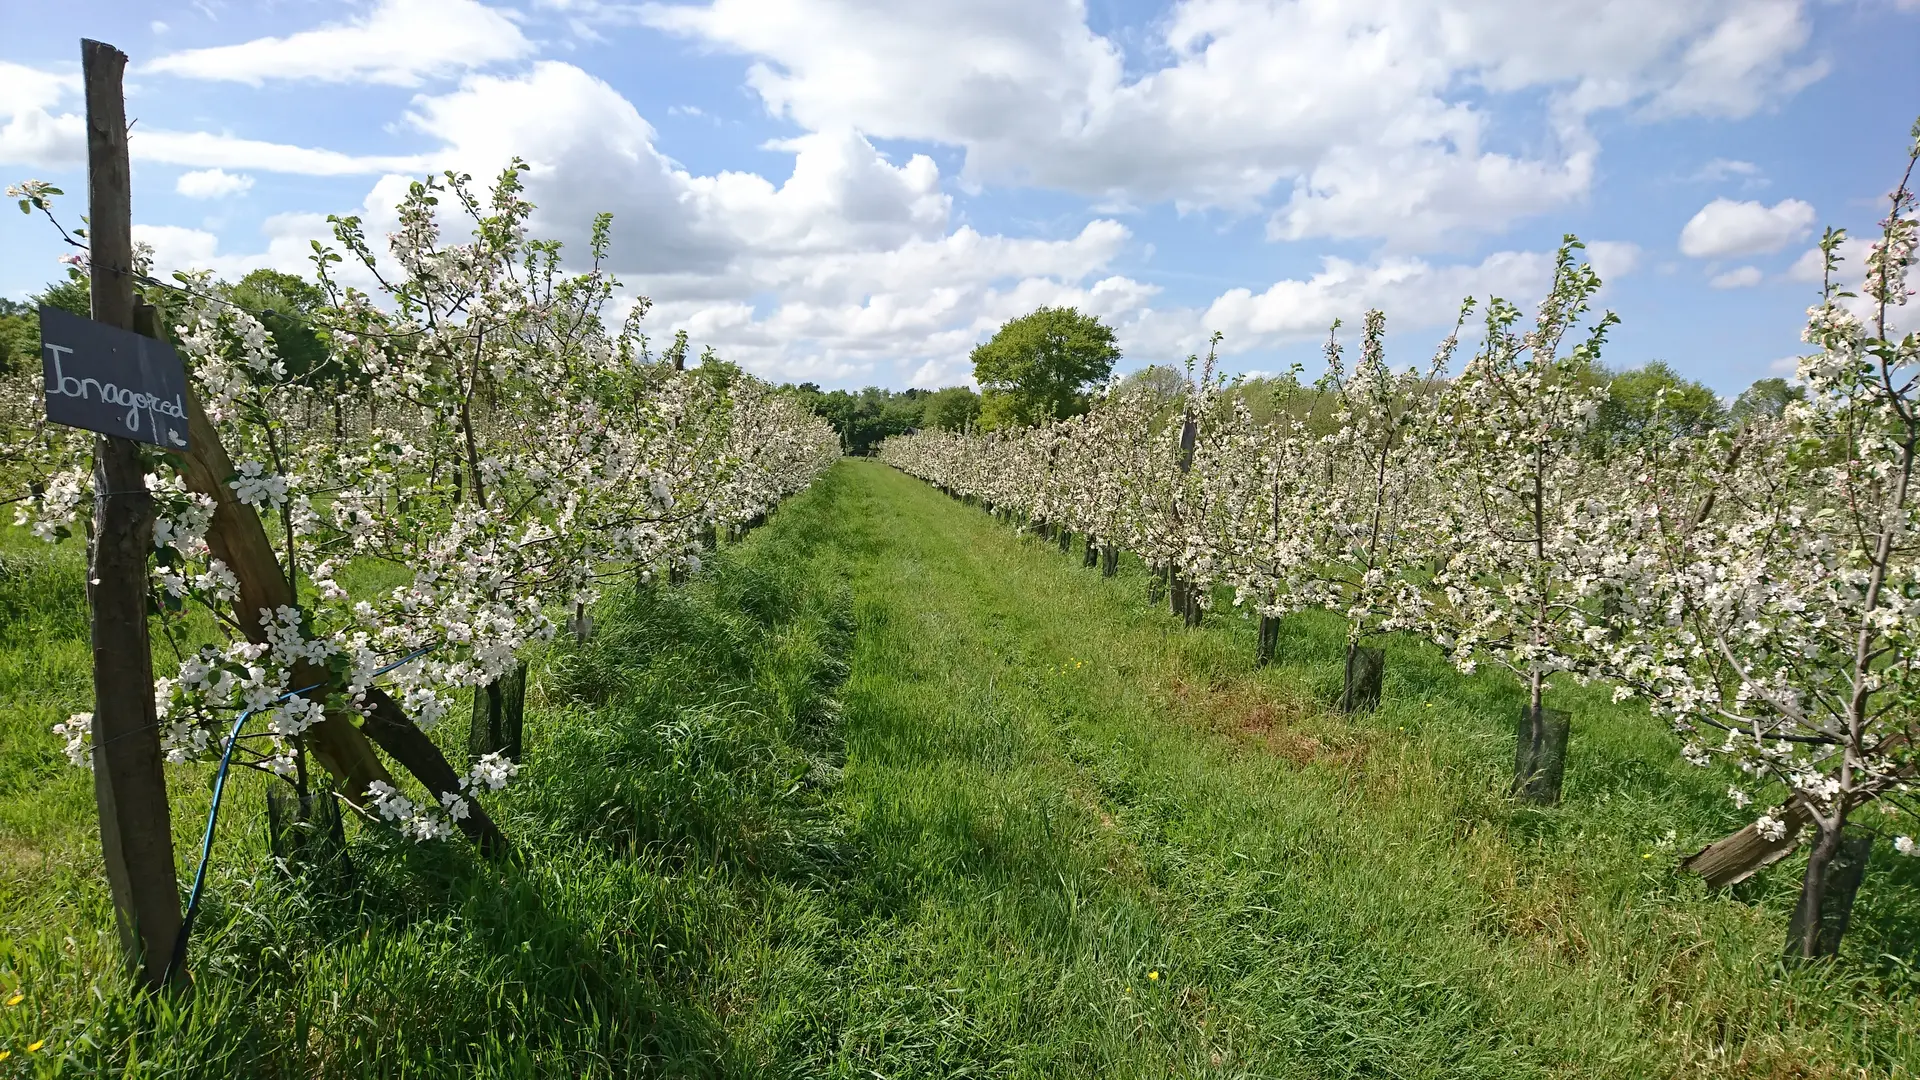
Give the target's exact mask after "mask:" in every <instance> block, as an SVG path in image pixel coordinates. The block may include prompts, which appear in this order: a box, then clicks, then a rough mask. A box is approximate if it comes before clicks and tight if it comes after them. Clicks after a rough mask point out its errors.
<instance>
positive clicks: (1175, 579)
mask: <svg viewBox="0 0 1920 1080" xmlns="http://www.w3.org/2000/svg"><path fill="white" fill-rule="evenodd" d="M1167 604H1168V606H1169V607H1171V608H1172V609H1173V613H1174V614H1175V615H1178V616H1180V618H1181V621H1183V622H1184V621H1185V620H1186V617H1187V579H1186V578H1183V577H1181V576H1180V572H1179V571H1177V570H1171V569H1170V570H1168V571H1167Z"/></svg>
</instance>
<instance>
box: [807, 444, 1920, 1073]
mask: <svg viewBox="0 0 1920 1080" xmlns="http://www.w3.org/2000/svg"><path fill="white" fill-rule="evenodd" d="M804 501H805V502H808V503H811V504H812V505H809V506H806V507H796V508H794V509H793V510H790V511H786V512H783V513H785V514H788V515H791V516H792V517H795V518H803V519H806V520H805V522H804V524H803V523H802V522H798V521H795V522H791V523H787V524H790V525H791V527H795V528H810V529H813V530H816V531H817V546H816V550H817V551H818V552H819V553H820V557H821V558H823V559H829V560H833V561H838V562H840V563H841V565H842V566H843V568H844V572H845V573H847V574H848V575H849V577H850V580H851V583H852V587H853V593H854V597H855V605H856V612H855V613H856V617H857V626H858V630H857V636H856V639H855V646H854V652H853V657H852V665H851V675H850V678H849V679H848V681H847V683H846V685H845V686H844V687H843V689H842V691H841V696H842V698H843V701H844V704H845V717H844V730H845V739H846V766H845V778H844V783H843V784H842V786H841V787H840V789H839V790H838V792H837V794H836V796H835V798H836V799H837V800H838V803H839V806H840V809H841V810H842V812H843V813H844V814H845V815H846V817H847V818H848V820H849V823H850V827H851V829H852V831H853V834H854V836H855V837H856V838H857V841H858V844H857V847H858V849H859V850H860V851H862V852H863V853H864V857H865V858H866V859H867V860H868V863H867V864H866V865H865V866H863V867H862V869H861V871H860V873H859V874H858V875H857V877H856V878H855V880H853V881H849V882H847V883H846V885H847V887H848V889H849V890H850V891H849V893H848V894H847V895H844V896H843V897H842V899H843V901H844V902H845V907H843V908H842V913H841V915H840V920H841V921H840V922H839V925H837V926H836V927H834V928H833V931H832V932H833V934H834V935H835V940H834V944H833V946H832V948H833V950H834V955H833V956H832V957H831V958H830V959H829V958H828V957H825V956H816V960H822V961H828V962H827V963H826V965H825V966H824V967H821V968H815V969H814V971H813V973H812V976H813V979H812V980H808V981H809V982H812V983H813V984H812V985H810V986H805V987H800V986H796V987H793V988H792V993H793V994H794V995H795V996H794V998H793V999H792V1002H791V1003H792V1004H793V1005H794V1006H795V1007H797V1008H803V1009H817V1008H819V1007H820V1006H821V1005H827V1009H826V1011H825V1012H824V1013H821V1014H816V1015H815V1018H814V1019H815V1021H816V1022H818V1023H820V1024H822V1025H823V1026H824V1028H825V1029H826V1030H827V1031H831V1033H832V1034H831V1038H832V1042H833V1046H834V1050H833V1052H832V1054H831V1056H832V1058H833V1059H834V1064H835V1066H837V1070H836V1071H840V1072H842V1074H844V1075H872V1076H887V1077H896V1076H960V1075H1014V1076H1026V1075H1033V1076H1040V1075H1046V1076H1063V1077H1065V1076H1094V1075H1100V1076H1142V1077H1146V1076H1154V1077H1163V1076H1169V1075H1193V1076H1215V1075H1226V1076H1233V1075H1248V1076H1299V1077H1340V1076H1392V1077H1428V1076H1457V1077H1489V1076H1702V1075H1758V1076H1815V1075H1855V1074H1856V1073H1854V1072H1853V1071H1850V1068H1849V1067H1851V1069H1858V1068H1860V1067H1862V1066H1865V1067H1868V1068H1870V1069H1874V1070H1878V1071H1892V1072H1893V1073H1894V1074H1896V1075H1910V1073H1903V1072H1901V1070H1903V1069H1907V1070H1910V1069H1911V1068H1912V1063H1913V1062H1914V1061H1915V1060H1916V1059H1917V1058H1920V1053H1917V1052H1916V1045H1915V1042H1914V1031H1915V1007H1914V1004H1913V998H1912V994H1911V991H1910V990H1909V991H1907V992H1906V993H1904V995H1902V994H1901V993H1900V992H1898V991H1897V990H1896V991H1895V993H1894V1000H1893V1001H1890V1002H1887V1001H1876V1000H1875V999H1876V997H1878V996H1879V995H1878V994H1876V993H1875V990H1876V987H1875V986H1874V985H1873V977H1871V976H1870V977H1867V978H1865V979H1864V981H1863V980H1861V979H1858V978H1855V977H1854V976H1848V975H1799V976H1794V975H1787V974H1784V973H1782V972H1781V971H1780V970H1779V969H1778V968H1777V967H1776V966H1775V965H1774V964H1773V958H1774V956H1775V955H1777V950H1778V948H1779V934H1780V932H1781V928H1782V926H1783V922H1782V917H1783V916H1782V907H1781V903H1782V901H1781V900H1780V899H1779V898H1778V896H1770V897H1769V896H1762V897H1761V898H1760V900H1757V901H1752V902H1749V903H1739V902H1734V901H1730V900H1726V899H1724V898H1709V897H1705V896H1703V895H1701V894H1700V893H1699V891H1698V889H1697V887H1690V886H1689V884H1688V883H1686V882H1684V881H1681V880H1678V879H1677V878H1676V877H1675V876H1674V874H1673V873H1672V868H1673V864H1674V862H1675V861H1676V857H1677V854H1678V852H1679V848H1680V847H1681V846H1683V845H1684V844H1685V843H1687V842H1690V841H1693V840H1696V839H1704V838H1707V837H1710V836H1711V835H1712V834H1713V832H1714V830H1716V829H1720V828H1724V827H1725V825H1726V823H1727V821H1728V820H1729V817H1728V814H1727V812H1726V809H1725V808H1723V807H1721V806H1720V805H1719V804H1718V803H1716V802H1714V801H1713V800H1714V799H1715V798H1718V796H1716V795H1714V793H1713V791H1712V780H1711V778H1710V777H1709V778H1706V779H1705V780H1701V779H1699V778H1697V777H1694V776H1691V775H1688V774H1685V773H1683V772H1682V771H1681V770H1680V769H1679V768H1678V767H1677V766H1669V765H1668V764H1667V761H1668V760H1670V759H1671V757H1672V750H1671V748H1670V747H1669V746H1667V745H1666V744H1665V742H1664V739H1665V738H1666V737H1665V736H1664V734H1663V733H1661V732H1660V731H1658V730H1657V728H1656V727H1655V725H1654V724H1653V723H1652V722H1651V721H1650V720H1648V719H1647V718H1646V717H1645V716H1644V715H1640V716H1637V717H1636V716H1635V715H1634V714H1633V712H1632V711H1631V710H1614V709H1609V708H1605V707H1603V706H1600V705H1598V704H1597V703H1598V702H1599V701H1601V700H1602V699H1600V698H1598V697H1597V696H1595V695H1590V694H1589V695H1577V694H1568V695H1567V699H1568V700H1569V701H1570V702H1575V703H1576V708H1578V709H1580V710H1581V719H1580V721H1579V723H1581V725H1582V726H1581V731H1580V734H1579V735H1577V736H1576V741H1575V749H1574V753H1575V755H1576V759H1575V763H1574V767H1573V770H1572V771H1571V773H1570V775H1569V780H1568V787H1569V790H1570V792H1571V793H1572V794H1571V797H1570V799H1569V802H1568V805H1567V806H1566V807H1565V808H1564V809H1560V810H1556V811H1549V812H1535V811H1521V810H1517V809H1515V808H1513V807H1512V806H1510V805H1508V804H1507V803H1506V802H1505V800H1504V799H1502V798H1501V793H1500V788H1499V785H1500V783H1501V781H1502V779H1503V774H1502V767H1503V764H1504V762H1505V761H1506V760H1507V756H1509V755H1510V754H1511V743H1510V741H1504V740H1503V739H1502V737H1501V734H1502V729H1503V725H1504V724H1508V723H1510V721H1509V720H1508V718H1509V717H1510V716H1511V715H1512V714H1513V711H1514V710H1515V709H1516V708H1517V707H1518V697H1517V695H1516V693H1515V692H1514V691H1512V690H1511V689H1510V688H1508V687H1506V686H1505V685H1503V683H1502V682H1501V681H1500V680H1498V679H1493V678H1478V679H1475V680H1463V679H1461V678H1459V677H1458V676H1457V675H1455V674H1453V673H1452V672H1451V670H1450V669H1447V668H1445V667H1444V666H1443V665H1442V664H1441V663H1440V662H1439V660H1438V659H1437V657H1434V656H1432V655H1430V654H1429V653H1423V652H1421V651H1420V650H1417V649H1412V648H1401V649H1396V650H1395V651H1394V655H1393V660H1392V663H1393V664H1394V665H1395V666H1394V667H1393V668H1392V670H1390V673H1389V680H1388V685H1387V700H1386V701H1385V703H1384V705H1383V707H1382V708H1381V710H1380V711H1379V712H1377V713H1375V714H1373V715H1371V716H1368V717H1364V718H1360V719H1358V720H1354V721H1351V722H1349V721H1347V720H1345V719H1342V718H1339V717H1337V716H1335V715H1332V714H1331V713H1330V711H1329V709H1328V708H1327V707H1326V705H1325V704H1323V702H1325V701H1326V700H1328V699H1329V698H1331V696H1332V691H1333V690H1334V689H1335V687H1334V686H1332V685H1331V684H1330V681H1329V680H1331V679H1337V677H1338V669H1337V663H1336V662H1335V660H1334V657H1335V656H1337V652H1336V650H1337V648H1338V638H1337V631H1335V630H1333V629H1332V628H1330V627H1328V626H1326V625H1325V624H1323V623H1317V622H1314V621H1313V620H1296V622H1297V623H1298V625H1292V626H1290V627H1289V630H1288V633H1287V636H1286V637H1284V638H1283V644H1282V650H1283V653H1284V654H1285V657H1286V661H1287V662H1286V663H1283V664H1282V665H1280V666H1279V667H1277V668H1275V669H1272V670H1269V671H1267V672H1262V673H1259V674H1257V675H1256V674H1255V673H1254V672H1252V671H1251V669H1250V665H1249V663H1248V661H1247V658H1248V657H1249V656H1250V654H1251V652H1252V644H1251V639H1252V632H1251V629H1250V628H1249V627H1246V626H1243V625H1240V624H1239V622H1238V621H1237V620H1234V619H1233V618H1232V617H1231V615H1228V616H1225V617H1224V618H1223V617H1215V622H1216V623H1221V624H1224V625H1219V626H1216V627H1215V628H1212V629H1208V628H1202V629H1201V630H1199V631H1197V632H1196V631H1187V630H1183V629H1181V628H1179V627H1178V626H1177V625H1176V623H1175V621H1174V620H1172V619H1171V618H1169V617H1167V616H1165V615H1164V614H1163V613H1161V612H1159V611H1157V610H1154V609H1152V608H1150V607H1149V606H1148V605H1147V602H1146V597H1145V587H1144V578H1143V577H1141V576H1140V575H1139V574H1138V573H1137V572H1135V573H1133V574H1132V575H1128V574H1125V573H1123V574H1122V576H1121V577H1119V578H1117V579H1113V580H1102V579H1100V578H1099V577H1098V576H1097V573H1096V572H1095V571H1090V570H1083V569H1081V568H1080V565H1079V563H1080V560H1079V559H1078V558H1072V559H1069V558H1067V557H1063V556H1062V555H1060V554H1059V552H1058V550H1057V549H1056V548H1054V547H1053V546H1051V545H1048V544H1043V543H1041V542H1040V541H1038V540H1036V539H1033V538H1022V537H1020V536H1017V535H1016V534H1015V533H1014V532H1013V531H1012V530H1010V529H1008V528H1007V527H1005V526H1004V525H1001V524H999V523H996V522H994V521H993V520H992V519H990V518H989V517H988V516H987V515H985V514H984V513H981V512H979V511H977V510H973V509H969V508H966V507H964V506H962V505H960V504H958V503H955V502H953V501H952V500H950V499H948V498H946V497H945V496H943V495H941V494H939V493H938V492H936V491H934V490H933V489H931V488H929V487H927V486H925V485H923V484H921V483H919V482H918V481H915V480H912V479H910V478H908V477H905V476H903V475H901V474H899V473H896V472H894V471H892V470H890V469H887V468H885V467H883V466H880V465H877V464H874V463H870V462H863V461H849V462H846V463H844V464H842V465H841V466H839V468H838V469H837V470H836V471H835V472H834V473H833V474H831V475H830V476H829V477H828V478H827V479H826V480H825V481H824V482H823V483H822V484H821V486H820V488H819V489H818V490H816V491H815V492H812V493H810V494H809V495H808V496H807V497H806V499H805V500H804ZM823 511H824V512H823ZM780 527H783V524H781V523H777V524H776V528H780ZM1505 730H1506V731H1511V727H1506V728H1505ZM1508 738H1509V739H1510V736H1508ZM1655 755H1659V756H1655ZM1723 783H1724V782H1723ZM1720 801H1722V802H1724V799H1721V800H1720ZM1669 828H1673V829H1676V830H1677V832H1678V834H1679V835H1678V836H1677V837H1676V838H1674V839H1672V840H1669V839H1667V838H1666V830H1667V829H1669ZM1695 834H1700V835H1695ZM1872 884H1874V883H1870V886H1871V885H1872ZM1878 884H1880V885H1883V886H1885V887H1887V888H1890V889H1893V888H1895V885H1894V883H1892V882H1879V883H1878ZM1908 884H1909V885H1910V882H1909V883H1908ZM1774 891H1775V892H1776V893H1777V892H1778V891H1779V890H1778V889H1776V890H1774ZM1896 891H1897V889H1896ZM1868 921H1870V920H1868ZM823 932H824V928H823ZM1867 932H1868V933H1871V932H1872V931H1871V930H1869V931H1867ZM813 980H822V981H819V982H813Z"/></svg>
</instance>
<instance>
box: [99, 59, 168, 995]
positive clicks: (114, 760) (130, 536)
mask: <svg viewBox="0 0 1920 1080" xmlns="http://www.w3.org/2000/svg"><path fill="white" fill-rule="evenodd" d="M126 66H127V57H126V54H125V53H123V52H121V51H120V50H118V49H116V48H114V47H113V46H111V45H108V44H105V43H104V42H99V41H86V40H83V41H81V42H80V67H81V72H82V77H83V79H84V80H85V85H86V99H87V224H88V228H89V232H88V240H89V241H90V243H91V251H90V252H89V255H90V262H91V278H92V279H91V282H90V284H91V286H92V294H93V318H94V320H95V321H96V322H101V323H104V324H106V325H108V326H114V327H118V328H120V329H122V330H132V329H133V209H132V176H131V173H130V171H129V169H128V166H127V112H126V101H125V99H124V98H123V97H122V95H121V76H122V74H123V73H124V72H125V71H126ZM93 461H94V466H93V487H94V504H93V505H94V511H93V520H94V529H93V551H92V552H91V558H90V566H89V568H88V574H87V581H88V584H87V600H88V606H89V608H90V609H91V612H92V620H93V792H94V802H95V803H96V805H97V806H98V807H99V811H100V846H101V849H102V851H103V853H104V854H105V856H106V867H107V882H108V884H109V886H110V887H111V890H112V894H113V913H114V921H115V922H116V923H117V924H118V925H119V929H120V946H121V951H122V953H123V954H124V956H125V958H126V963H127V969H128V971H129V972H130V973H132V974H133V975H134V976H135V977H136V978H138V979H139V980H140V982H141V984H142V985H143V986H145V987H147V988H149V989H156V988H158V987H159V986H160V985H161V983H162V982H163V981H164V980H165V978H166V968H167V960H168V958H169V957H171V956H172V955H173V942H174V938H175V937H176V936H177V935H178V934H179V932H180V886H179V882H178V881H177V880H176V879H175V877H174V869H173V821H172V818H171V816H170V815H169V813H168V808H167V781H166V775H165V773H164V772H163V770H162V769H161V761H162V756H161V751H160V731H159V720H158V717H157V715H156V711H155V708H154V702H153V655H152V652H151V651H150V643H149V641H148V639H147V557H148V554H149V553H150V552H151V551H152V549H153V496H152V495H151V494H149V493H148V491H147V467H146V462H145V461H144V460H143V459H142V458H141V456H140V448H139V446H138V445H137V444H135V443H134V442H132V441H130V440H127V439H119V438H113V437H111V436H106V435H102V436H98V437H96V438H95V439H94V443H93Z"/></svg>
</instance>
